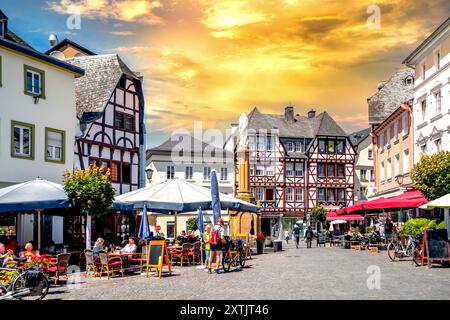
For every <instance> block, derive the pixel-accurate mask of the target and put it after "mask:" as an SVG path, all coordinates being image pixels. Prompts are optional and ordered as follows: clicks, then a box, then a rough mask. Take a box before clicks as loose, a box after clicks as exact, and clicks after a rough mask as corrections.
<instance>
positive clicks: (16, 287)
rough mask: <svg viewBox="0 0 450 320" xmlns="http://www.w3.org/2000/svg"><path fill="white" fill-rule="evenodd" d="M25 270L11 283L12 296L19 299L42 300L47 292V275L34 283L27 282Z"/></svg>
mask: <svg viewBox="0 0 450 320" xmlns="http://www.w3.org/2000/svg"><path fill="white" fill-rule="evenodd" d="M26 274H27V272H24V273H21V274H20V275H19V276H18V277H17V279H16V280H15V281H14V284H13V288H12V291H13V296H14V298H16V299H19V300H42V299H43V298H44V297H45V296H46V295H47V293H48V288H49V283H48V279H47V277H46V276H45V275H44V274H42V278H41V279H40V281H39V282H38V283H36V284H33V285H29V284H28V283H27V277H26Z"/></svg>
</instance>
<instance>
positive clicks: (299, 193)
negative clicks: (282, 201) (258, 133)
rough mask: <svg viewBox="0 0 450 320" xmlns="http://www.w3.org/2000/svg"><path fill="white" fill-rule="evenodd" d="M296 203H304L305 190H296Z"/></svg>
mask: <svg viewBox="0 0 450 320" xmlns="http://www.w3.org/2000/svg"><path fill="white" fill-rule="evenodd" d="M295 201H296V202H303V189H302V188H295Z"/></svg>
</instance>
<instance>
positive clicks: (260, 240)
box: [255, 233, 266, 254]
mask: <svg viewBox="0 0 450 320" xmlns="http://www.w3.org/2000/svg"><path fill="white" fill-rule="evenodd" d="M255 240H256V252H257V253H258V254H262V253H263V251H264V241H266V236H265V235H264V234H262V233H260V234H258V235H257V236H256V238H255Z"/></svg>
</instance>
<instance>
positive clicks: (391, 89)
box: [367, 68, 414, 125]
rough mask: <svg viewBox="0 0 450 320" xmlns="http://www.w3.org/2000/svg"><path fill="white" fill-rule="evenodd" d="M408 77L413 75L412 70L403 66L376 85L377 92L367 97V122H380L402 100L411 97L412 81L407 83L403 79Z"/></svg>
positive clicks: (412, 93) (408, 99) (407, 100)
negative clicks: (386, 79)
mask: <svg viewBox="0 0 450 320" xmlns="http://www.w3.org/2000/svg"><path fill="white" fill-rule="evenodd" d="M408 77H412V78H413V77H414V70H412V69H410V68H405V69H402V70H400V71H398V72H396V73H395V74H394V75H393V76H392V77H391V78H390V79H389V80H388V81H385V82H382V83H380V84H379V85H378V92H377V93H375V94H374V95H373V96H371V97H370V98H368V99H367V103H368V107H369V124H375V125H378V124H380V123H382V122H383V121H384V120H385V119H386V118H387V117H388V116H389V115H390V114H392V112H394V111H395V110H397V108H398V107H399V106H400V105H401V104H402V103H403V102H409V101H410V100H411V99H413V96H414V83H411V84H407V83H406V82H405V79H406V78H408Z"/></svg>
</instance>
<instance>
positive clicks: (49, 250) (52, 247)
mask: <svg viewBox="0 0 450 320" xmlns="http://www.w3.org/2000/svg"><path fill="white" fill-rule="evenodd" d="M45 253H48V254H55V253H56V247H55V241H53V240H50V242H49V244H48V246H46V247H45Z"/></svg>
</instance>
